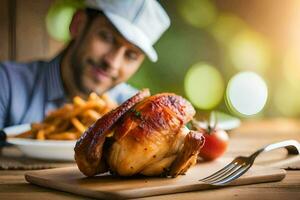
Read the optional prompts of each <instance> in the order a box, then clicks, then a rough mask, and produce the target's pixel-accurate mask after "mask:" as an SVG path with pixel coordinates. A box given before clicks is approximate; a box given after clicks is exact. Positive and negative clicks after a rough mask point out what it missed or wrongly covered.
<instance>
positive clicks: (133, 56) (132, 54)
mask: <svg viewBox="0 0 300 200" xmlns="http://www.w3.org/2000/svg"><path fill="white" fill-rule="evenodd" d="M125 56H126V58H127V59H128V60H132V61H134V60H137V59H138V57H139V53H138V52H136V51H133V50H128V51H126V54H125Z"/></svg>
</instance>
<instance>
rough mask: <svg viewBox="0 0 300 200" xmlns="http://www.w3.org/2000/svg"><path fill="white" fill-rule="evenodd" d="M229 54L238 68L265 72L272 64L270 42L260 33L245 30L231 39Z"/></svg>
mask: <svg viewBox="0 0 300 200" xmlns="http://www.w3.org/2000/svg"><path fill="white" fill-rule="evenodd" d="M229 56H230V59H231V61H232V64H233V65H234V67H236V68H237V69H238V70H251V71H255V72H261V73H263V72H265V71H266V69H267V68H268V67H269V66H270V60H271V51H270V47H269V45H268V42H267V41H266V40H265V39H264V38H263V37H262V36H261V35H260V34H258V33H256V32H254V31H250V30H244V31H241V32H240V33H238V34H237V35H236V37H235V38H233V39H232V40H231V43H230V44H229Z"/></svg>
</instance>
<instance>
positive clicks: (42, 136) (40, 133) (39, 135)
mask: <svg viewBox="0 0 300 200" xmlns="http://www.w3.org/2000/svg"><path fill="white" fill-rule="evenodd" d="M45 138H46V137H45V131H44V130H39V131H38V132H37V135H36V139H38V140H45Z"/></svg>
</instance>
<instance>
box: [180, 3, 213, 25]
mask: <svg viewBox="0 0 300 200" xmlns="http://www.w3.org/2000/svg"><path fill="white" fill-rule="evenodd" d="M177 2H178V3H177V5H178V6H177V7H178V10H179V13H180V14H181V16H182V17H183V19H185V20H186V22H187V23H189V24H190V25H192V26H195V27H198V28H203V27H206V26H208V25H210V24H212V23H213V22H214V21H215V19H216V17H217V10H216V8H215V5H214V3H213V2H212V1H210V0H185V1H182V0H179V1H177Z"/></svg>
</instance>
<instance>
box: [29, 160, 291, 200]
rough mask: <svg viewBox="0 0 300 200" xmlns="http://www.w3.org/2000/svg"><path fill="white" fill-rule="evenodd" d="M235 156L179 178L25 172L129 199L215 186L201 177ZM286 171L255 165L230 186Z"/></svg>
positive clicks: (53, 183)
mask: <svg viewBox="0 0 300 200" xmlns="http://www.w3.org/2000/svg"><path fill="white" fill-rule="evenodd" d="M231 160H232V159H229V158H226V159H220V160H217V161H214V162H206V163H200V164H198V165H197V166H195V167H193V168H191V169H189V171H188V172H187V174H186V175H184V176H178V177H176V178H163V177H135V178H133V177H131V178H122V177H117V176H112V175H109V174H103V175H99V176H96V177H92V178H88V177H85V176H84V175H82V174H81V173H80V171H79V170H78V169H77V167H76V166H75V167H67V168H58V169H48V170H41V171H37V172H29V173H27V174H25V178H26V180H27V181H28V182H30V183H34V184H37V185H40V186H44V187H49V188H53V189H57V190H61V191H66V192H70V193H74V194H79V195H84V196H88V197H94V198H104V199H127V198H137V197H146V196H154V195H161V194H172V193H179V192H187V191H194V190H207V189H214V188H216V187H215V186H212V185H207V184H205V183H203V182H200V181H199V180H200V179H202V178H204V177H206V176H207V175H208V174H212V173H214V172H216V171H217V170H219V169H221V168H223V166H225V165H226V164H227V163H229V162H230V161H231ZM285 174H286V172H285V170H282V169H272V168H267V167H259V166H253V167H252V168H251V170H249V171H248V172H247V173H246V174H245V175H243V176H242V177H241V178H239V179H237V180H235V181H234V182H232V183H231V184H230V185H246V184H253V183H261V182H272V181H280V180H282V179H283V178H284V177H285Z"/></svg>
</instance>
